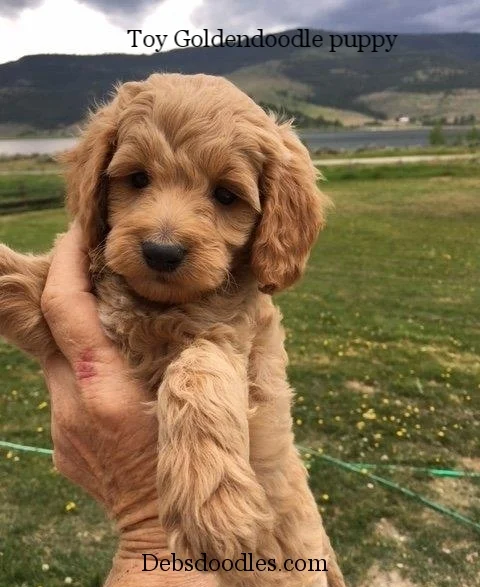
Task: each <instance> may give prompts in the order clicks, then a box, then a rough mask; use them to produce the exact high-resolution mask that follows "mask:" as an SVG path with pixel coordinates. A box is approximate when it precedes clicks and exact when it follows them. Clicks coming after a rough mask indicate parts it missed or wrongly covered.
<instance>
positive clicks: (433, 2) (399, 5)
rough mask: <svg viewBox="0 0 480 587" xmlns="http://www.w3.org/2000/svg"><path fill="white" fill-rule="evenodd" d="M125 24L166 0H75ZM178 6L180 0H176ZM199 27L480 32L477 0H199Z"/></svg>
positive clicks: (13, 0) (1, 11)
mask: <svg viewBox="0 0 480 587" xmlns="http://www.w3.org/2000/svg"><path fill="white" fill-rule="evenodd" d="M42 1H43V0H0V15H4V16H8V17H15V16H16V15H17V14H19V13H20V12H21V11H22V10H24V9H25V8H35V7H37V6H39V5H40V4H41V3H42ZM78 1H79V2H81V3H82V4H85V5H86V6H90V7H91V8H94V9H96V10H98V11H100V12H102V13H103V14H105V15H106V16H107V18H109V19H110V20H111V21H112V22H113V23H115V24H117V25H120V26H129V25H131V24H132V20H138V18H141V17H144V16H146V15H147V14H148V12H149V11H152V10H154V9H155V8H156V7H157V6H158V5H159V4H160V3H161V2H163V1H164V0H78ZM178 5H179V7H178V8H179V10H181V9H182V7H181V0H178ZM193 21H194V23H195V25H196V26H198V27H199V28H203V27H206V28H209V29H216V28H219V27H224V28H225V29H227V30H228V31H232V32H237V33H248V32H254V31H255V29H256V28H266V29H270V30H282V29H287V28H295V27H297V26H308V27H310V28H322V29H332V30H344V31H355V30H356V31H359V30H363V31H378V32H399V33H406V32H412V33H413V32H442V31H469V32H480V2H479V0H383V1H379V0H321V2H319V1H318V0H296V1H295V2H292V0H242V2H238V0H222V2H221V9H220V8H219V1H218V0H203V3H202V5H201V6H199V7H198V8H197V9H196V10H195V12H194V14H193Z"/></svg>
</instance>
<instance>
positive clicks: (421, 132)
mask: <svg viewBox="0 0 480 587" xmlns="http://www.w3.org/2000/svg"><path fill="white" fill-rule="evenodd" d="M429 132H430V130H429V129H428V128H418V129H417V128H416V129H408V130H399V131H395V130H356V131H353V130H352V131H349V130H342V131H329V132H323V131H317V130H305V131H300V133H299V134H300V136H301V137H302V139H303V140H304V142H305V143H306V144H307V145H308V147H309V148H310V149H311V150H312V151H315V150H317V149H321V148H322V149H324V148H328V149H335V150H337V151H341V150H343V149H349V150H355V149H360V148H366V147H397V148H403V147H416V146H426V145H428V144H429V140H428V135H429ZM465 132H466V129H463V128H458V129H457V128H446V129H444V134H445V136H446V137H447V139H448V140H453V139H454V138H455V137H456V136H457V135H459V134H462V133H465ZM75 142H76V139H74V138H63V139H4V140H2V139H0V155H31V154H33V153H38V154H41V155H53V154H55V153H59V152H61V151H64V150H65V149H69V148H70V147H72V146H73V145H74V144H75Z"/></svg>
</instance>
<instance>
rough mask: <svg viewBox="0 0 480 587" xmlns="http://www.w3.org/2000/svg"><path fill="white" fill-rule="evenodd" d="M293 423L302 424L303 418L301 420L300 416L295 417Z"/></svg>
mask: <svg viewBox="0 0 480 587" xmlns="http://www.w3.org/2000/svg"><path fill="white" fill-rule="evenodd" d="M295 424H296V425H297V426H301V425H302V424H303V420H302V419H301V418H297V419H296V420H295Z"/></svg>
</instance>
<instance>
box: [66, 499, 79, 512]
mask: <svg viewBox="0 0 480 587" xmlns="http://www.w3.org/2000/svg"><path fill="white" fill-rule="evenodd" d="M76 509H77V504H76V503H75V502H74V501H68V502H67V503H66V504H65V511H66V512H73V511H74V510H76Z"/></svg>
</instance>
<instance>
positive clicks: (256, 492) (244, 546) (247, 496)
mask: <svg viewBox="0 0 480 587" xmlns="http://www.w3.org/2000/svg"><path fill="white" fill-rule="evenodd" d="M214 466H215V463H213V462H212V467H214ZM228 469H229V470H228V472H224V473H223V474H222V475H221V478H219V479H218V483H217V485H216V487H213V488H212V491H211V492H210V494H209V495H208V497H206V498H205V499H203V500H200V499H199V496H200V495H202V494H203V495H204V494H205V488H206V485H208V484H210V483H211V481H212V478H211V475H209V473H211V471H207V472H206V475H204V476H202V475H201V476H198V475H195V474H194V473H193V475H192V476H190V477H189V476H188V474H187V476H180V477H178V476H177V475H176V476H175V477H174V478H172V477H170V476H166V477H163V476H162V475H160V486H159V490H160V491H159V499H160V522H161V523H162V525H163V527H164V528H165V530H166V531H167V533H168V535H169V539H170V543H171V547H172V549H173V550H174V551H175V552H178V553H179V554H181V555H182V556H191V557H194V558H199V557H201V555H202V553H206V554H207V557H208V558H216V559H218V560H222V559H225V558H233V557H234V556H235V555H238V556H240V553H242V552H251V553H255V552H257V550H258V546H259V542H260V541H261V536H262V535H263V534H264V533H265V532H268V531H271V528H272V525H273V516H272V512H271V509H270V507H269V505H268V502H267V499H266V496H265V493H264V490H263V488H262V487H261V485H260V484H259V483H258V482H257V480H256V478H255V476H254V473H253V472H252V471H251V469H250V467H249V465H248V464H247V463H245V462H243V461H242V460H241V459H238V461H237V462H231V463H229V467H228ZM160 471H161V469H160ZM184 473H186V472H185V471H184ZM195 477H196V482H197V483H189V484H188V485H189V487H187V486H186V485H185V484H184V485H182V480H183V481H185V479H189V478H190V479H195ZM168 478H171V479H172V480H173V484H174V485H173V486H170V487H168Z"/></svg>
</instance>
